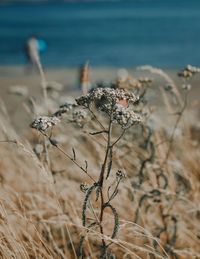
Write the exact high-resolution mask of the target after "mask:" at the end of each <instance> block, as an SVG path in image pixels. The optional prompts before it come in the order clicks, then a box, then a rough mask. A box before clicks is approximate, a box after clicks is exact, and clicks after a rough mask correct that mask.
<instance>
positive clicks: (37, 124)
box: [30, 116, 60, 131]
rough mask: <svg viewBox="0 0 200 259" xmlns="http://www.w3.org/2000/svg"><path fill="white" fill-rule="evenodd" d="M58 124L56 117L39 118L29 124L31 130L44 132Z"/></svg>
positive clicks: (58, 120)
mask: <svg viewBox="0 0 200 259" xmlns="http://www.w3.org/2000/svg"><path fill="white" fill-rule="evenodd" d="M58 122H60V119H59V118H58V117H56V116H39V117H38V118H36V119H35V120H34V121H33V122H32V123H31V125H30V126H31V128H33V129H36V130H39V131H45V130H46V129H48V128H49V127H52V126H54V125H56V124H57V123H58Z"/></svg>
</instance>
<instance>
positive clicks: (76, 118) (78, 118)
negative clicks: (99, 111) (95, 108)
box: [72, 109, 88, 126]
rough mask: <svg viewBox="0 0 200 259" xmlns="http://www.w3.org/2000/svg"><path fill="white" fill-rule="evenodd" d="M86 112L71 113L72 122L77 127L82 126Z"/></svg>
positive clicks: (75, 111)
mask: <svg viewBox="0 0 200 259" xmlns="http://www.w3.org/2000/svg"><path fill="white" fill-rule="evenodd" d="M87 115H88V114H87V111H85V110H83V109H75V110H74V111H73V113H72V120H73V122H76V123H77V125H79V126H83V124H84V122H85V121H86V118H87Z"/></svg>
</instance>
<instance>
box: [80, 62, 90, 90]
mask: <svg viewBox="0 0 200 259" xmlns="http://www.w3.org/2000/svg"><path fill="white" fill-rule="evenodd" d="M79 85H80V89H81V91H82V93H83V94H87V93H88V91H89V90H90V89H91V82H90V67H89V61H87V62H86V63H85V64H84V65H82V66H81V68H80V71H79Z"/></svg>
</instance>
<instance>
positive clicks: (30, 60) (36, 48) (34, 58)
mask: <svg viewBox="0 0 200 259" xmlns="http://www.w3.org/2000/svg"><path fill="white" fill-rule="evenodd" d="M46 48H47V44H46V42H45V41H44V40H43V39H38V38H36V37H35V36H31V37H30V38H28V39H27V41H26V44H25V50H24V51H25V55H26V58H27V64H28V69H30V68H31V69H33V68H37V67H38V64H39V62H40V54H41V53H42V52H44V51H45V50H46Z"/></svg>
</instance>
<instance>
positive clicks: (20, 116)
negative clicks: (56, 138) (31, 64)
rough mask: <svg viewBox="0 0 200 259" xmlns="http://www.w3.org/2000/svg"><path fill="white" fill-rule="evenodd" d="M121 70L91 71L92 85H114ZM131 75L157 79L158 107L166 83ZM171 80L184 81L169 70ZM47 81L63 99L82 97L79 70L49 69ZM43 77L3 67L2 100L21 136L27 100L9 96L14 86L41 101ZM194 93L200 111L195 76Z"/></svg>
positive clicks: (0, 71) (133, 72)
mask: <svg viewBox="0 0 200 259" xmlns="http://www.w3.org/2000/svg"><path fill="white" fill-rule="evenodd" d="M117 71H118V68H102V67H101V68H91V82H92V83H96V82H105V83H109V82H111V81H114V80H115V79H116V76H117ZM128 71H129V73H130V75H131V76H133V77H136V78H137V77H146V76H147V77H150V78H153V79H154V83H153V86H152V89H153V91H152V93H153V94H152V99H153V101H154V102H155V103H157V104H158V105H159V103H160V102H159V99H160V95H159V93H158V91H157V90H156V89H157V87H158V86H162V85H165V83H166V82H165V81H164V79H162V78H160V77H158V76H155V75H153V74H150V73H149V72H146V71H142V72H141V71H137V70H136V69H134V68H133V69H128ZM165 72H167V73H168V74H169V75H170V77H172V79H173V80H174V81H175V83H176V84H177V85H178V86H181V84H182V81H181V80H180V79H179V78H178V77H177V72H178V71H177V70H167V71H165ZM45 75H46V79H47V81H48V82H52V81H54V82H58V83H60V84H62V85H63V86H64V90H63V96H64V95H72V96H78V95H80V94H81V93H80V90H79V83H78V77H79V68H66V69H65V68H59V69H46V70H45ZM40 80H41V79H40V75H39V74H38V73H37V72H36V71H32V72H31V73H27V71H25V68H24V67H22V66H21V67H20V66H6V67H0V99H1V101H3V103H4V104H5V106H6V108H7V111H8V114H9V116H10V118H11V121H12V123H13V124H14V126H15V128H16V129H17V130H18V131H19V132H21V133H22V132H23V129H26V127H24V123H25V124H26V125H29V122H30V121H31V118H30V116H29V115H28V114H27V112H26V110H25V108H24V104H25V103H27V96H20V95H15V94H11V93H10V92H9V89H10V87H12V86H24V87H25V88H27V91H28V97H33V98H35V99H37V98H41V97H42V93H41V87H40ZM191 84H192V90H191V92H190V96H189V99H190V107H191V108H192V109H196V110H197V111H198V110H200V98H199V96H200V95H199V93H200V91H199V84H200V75H196V76H195V77H194V78H193V79H192V81H191Z"/></svg>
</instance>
